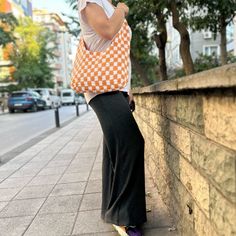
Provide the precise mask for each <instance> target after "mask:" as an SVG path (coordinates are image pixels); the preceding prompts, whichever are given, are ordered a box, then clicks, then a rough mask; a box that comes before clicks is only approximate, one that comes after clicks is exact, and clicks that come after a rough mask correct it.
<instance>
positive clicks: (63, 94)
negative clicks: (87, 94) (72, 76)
mask: <svg viewBox="0 0 236 236" xmlns="http://www.w3.org/2000/svg"><path fill="white" fill-rule="evenodd" d="M62 96H63V97H71V96H73V95H72V93H70V92H67V93H62Z"/></svg>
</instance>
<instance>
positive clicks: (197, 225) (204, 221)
mask: <svg viewBox="0 0 236 236" xmlns="http://www.w3.org/2000/svg"><path fill="white" fill-rule="evenodd" d="M194 230H195V232H196V235H197V236H204V235H209V236H211V235H212V236H213V235H214V236H217V235H218V233H217V232H216V231H215V227H214V226H213V225H212V224H211V223H210V221H209V219H208V218H207V217H206V216H205V214H204V213H203V212H202V211H201V210H200V209H199V208H198V207H195V209H194Z"/></svg>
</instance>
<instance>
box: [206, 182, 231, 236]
mask: <svg viewBox="0 0 236 236" xmlns="http://www.w3.org/2000/svg"><path fill="white" fill-rule="evenodd" d="M210 219H211V221H212V222H213V223H214V225H215V227H216V229H217V232H218V233H219V234H220V235H223V236H228V235H236V224H235V219H236V206H235V204H232V203H230V202H229V201H227V199H225V198H224V197H223V196H222V195H221V194H220V193H219V192H218V191H217V190H216V189H215V188H214V187H213V186H211V187H210Z"/></svg>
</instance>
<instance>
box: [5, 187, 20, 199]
mask: <svg viewBox="0 0 236 236" xmlns="http://www.w3.org/2000/svg"><path fill="white" fill-rule="evenodd" d="M19 191H20V189H19V188H9V189H8V188H6V189H4V188H3V189H0V202H4V201H10V200H11V199H12V198H13V197H14V196H15V195H16V194H17V193H18V192H19Z"/></svg>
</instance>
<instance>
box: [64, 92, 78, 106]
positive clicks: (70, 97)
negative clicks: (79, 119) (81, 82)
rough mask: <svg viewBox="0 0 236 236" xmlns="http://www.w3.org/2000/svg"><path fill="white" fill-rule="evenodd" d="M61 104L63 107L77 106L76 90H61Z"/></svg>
mask: <svg viewBox="0 0 236 236" xmlns="http://www.w3.org/2000/svg"><path fill="white" fill-rule="evenodd" d="M61 104H62V105H70V104H71V105H72V104H75V92H74V90H72V89H62V90H61Z"/></svg>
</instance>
